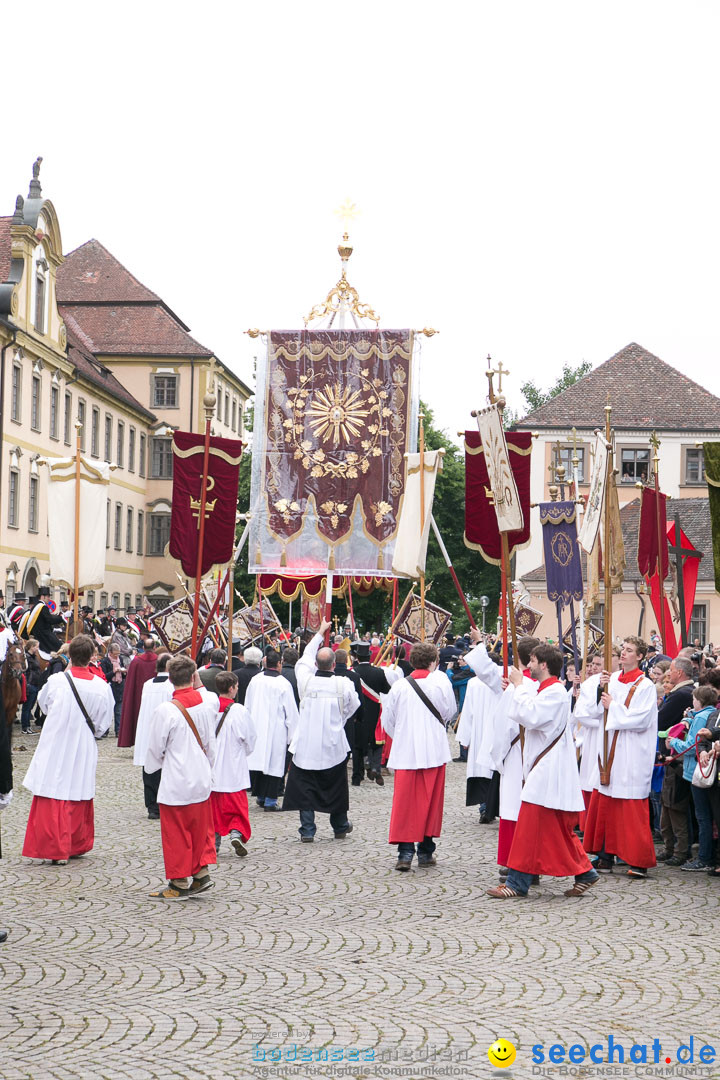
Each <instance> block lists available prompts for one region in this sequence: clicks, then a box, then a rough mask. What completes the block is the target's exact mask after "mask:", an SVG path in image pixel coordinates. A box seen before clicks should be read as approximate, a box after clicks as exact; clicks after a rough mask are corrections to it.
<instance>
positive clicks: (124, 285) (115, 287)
mask: <svg viewBox="0 0 720 1080" xmlns="http://www.w3.org/2000/svg"><path fill="white" fill-rule="evenodd" d="M57 298H58V302H59V303H67V304H100V303H102V302H103V301H109V302H110V303H116V304H119V303H123V302H124V301H127V302H130V303H132V302H133V301H135V302H142V301H144V302H146V303H148V302H149V303H151V304H161V303H162V300H161V299H160V297H159V296H158V295H157V294H156V293H154V292H151V290H150V289H147V288H146V287H145V286H144V285H143V284H142V282H140V281H138V279H137V278H136V277H133V275H132V274H131V273H130V271H129V270H127V269H126V268H125V267H124V266H123V264H122V263H121V262H118V260H117V259H116V258H115V256H114V255H111V254H110V252H109V251H108V250H107V248H106V247H103V245H102V244H101V243H100V241H99V240H88V241H87V243H86V244H82V245H81V246H80V247H79V248H75V250H74V251H71V252H70V253H69V255H66V256H65V262H64V263H63V264H62V266H61V267H60V269H59V270H58V274H57Z"/></svg>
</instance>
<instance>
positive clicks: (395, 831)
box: [388, 765, 445, 844]
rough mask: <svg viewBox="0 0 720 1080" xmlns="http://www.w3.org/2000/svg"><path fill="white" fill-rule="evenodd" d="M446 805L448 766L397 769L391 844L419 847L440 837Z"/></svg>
mask: <svg viewBox="0 0 720 1080" xmlns="http://www.w3.org/2000/svg"><path fill="white" fill-rule="evenodd" d="M444 802H445V766H444V765H436V766H435V767H434V768H432V769H396V770H395V790H394V791H393V803H392V811H391V813H390V838H389V841H388V842H389V843H390V844H405V843H407V844H409V843H416V842H417V843H419V842H420V841H421V840H424V839H425V837H426V836H439V835H440V830H441V829H442V818H443V805H444Z"/></svg>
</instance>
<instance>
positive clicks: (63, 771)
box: [23, 669, 115, 802]
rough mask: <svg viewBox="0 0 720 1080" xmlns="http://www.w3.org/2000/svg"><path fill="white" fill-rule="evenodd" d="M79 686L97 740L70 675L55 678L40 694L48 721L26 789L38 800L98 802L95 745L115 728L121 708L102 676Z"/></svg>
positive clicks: (76, 681)
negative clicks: (38, 798) (97, 740)
mask: <svg viewBox="0 0 720 1080" xmlns="http://www.w3.org/2000/svg"><path fill="white" fill-rule="evenodd" d="M68 673H70V672H69V669H68ZM70 677H71V678H72V674H70ZM73 682H74V684H75V687H76V688H77V691H78V694H79V695H80V698H81V699H82V702H83V704H84V706H85V708H86V709H87V711H88V714H89V716H90V719H91V720H92V722H93V727H94V728H95V737H93V734H92V732H91V731H90V728H89V727H88V724H87V721H86V720H85V717H84V716H83V714H82V712H81V711H80V709H79V707H78V704H77V702H76V701H75V697H74V695H73V692H72V690H71V688H70V685H69V684H68V681H67V679H66V677H65V672H64V671H59V672H57V673H56V674H55V675H51V676H50V678H49V679H48V681H47V682H46V683H45V685H44V686H43V688H42V690H41V691H40V693H39V694H38V704H39V706H40V708H41V709H42V711H43V712H44V713H46V714H47V715H46V718H45V723H44V724H43V728H42V732H41V734H40V738H39V740H38V744H37V747H36V749H35V753H34V754H33V759H32V761H31V762H30V768H29V769H28V771H27V773H26V774H25V779H24V780H23V784H24V786H25V787H26V788H28V789H29V790H30V791H32V793H33V795H41V796H43V797H44V798H47V799H69V800H71V801H73V802H80V801H84V800H86V799H94V798H95V770H96V768H97V757H98V752H97V743H96V741H95V740H96V739H99V738H100V737H101V736H102V735H104V734H105V732H106V731H108V729H109V728H110V724H111V723H112V718H113V712H114V708H115V702H114V699H113V696H112V690H111V689H110V687H109V686H108V684H107V683H106V682H105V680H104V679H101V678H100V676H99V675H93V677H92V678H91V679H73Z"/></svg>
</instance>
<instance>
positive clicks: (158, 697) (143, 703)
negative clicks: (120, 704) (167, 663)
mask: <svg viewBox="0 0 720 1080" xmlns="http://www.w3.org/2000/svg"><path fill="white" fill-rule="evenodd" d="M174 689H175V687H174V686H173V684H172V683H171V682H170V679H169V678H168V676H167V675H166V674H164V672H162V671H161V672H160V674H159V675H156V676H155V678H154V679H149V680H148V681H147V682H146V683H145V684H144V686H143V688H142V693H141V695H140V711H139V712H138V719H137V728H136V729H135V748H134V750H133V765H141V766H143V768H144V767H145V753H146V751H147V746H148V741H149V739H150V721H151V720H152V717H153V713H154V712H155V710H156V708H157V707H158V705H162V703H163V701H169V700H170V698H171V697H172V696H173V690H174Z"/></svg>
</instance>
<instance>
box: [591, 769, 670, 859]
mask: <svg viewBox="0 0 720 1080" xmlns="http://www.w3.org/2000/svg"><path fill="white" fill-rule="evenodd" d="M584 847H585V850H586V851H592V852H593V853H594V854H596V853H597V852H600V851H606V852H607V853H608V855H617V856H618V858H620V859H622V860H623V862H626V863H627V864H628V866H638V867H643V868H644V869H646V870H647V869H648V868H649V867H651V866H656V865H657V860H656V858H655V845H654V844H653V839H652V832H651V831H650V811H649V808H648V801H647V799H614V798H611V797H610V796H609V795H603V794H601V792H599V791H598V790H597V789H596V790H595V791H593V793H592V796H591V798H590V806H589V808H588V812H587V818H586V821H585V839H584Z"/></svg>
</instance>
